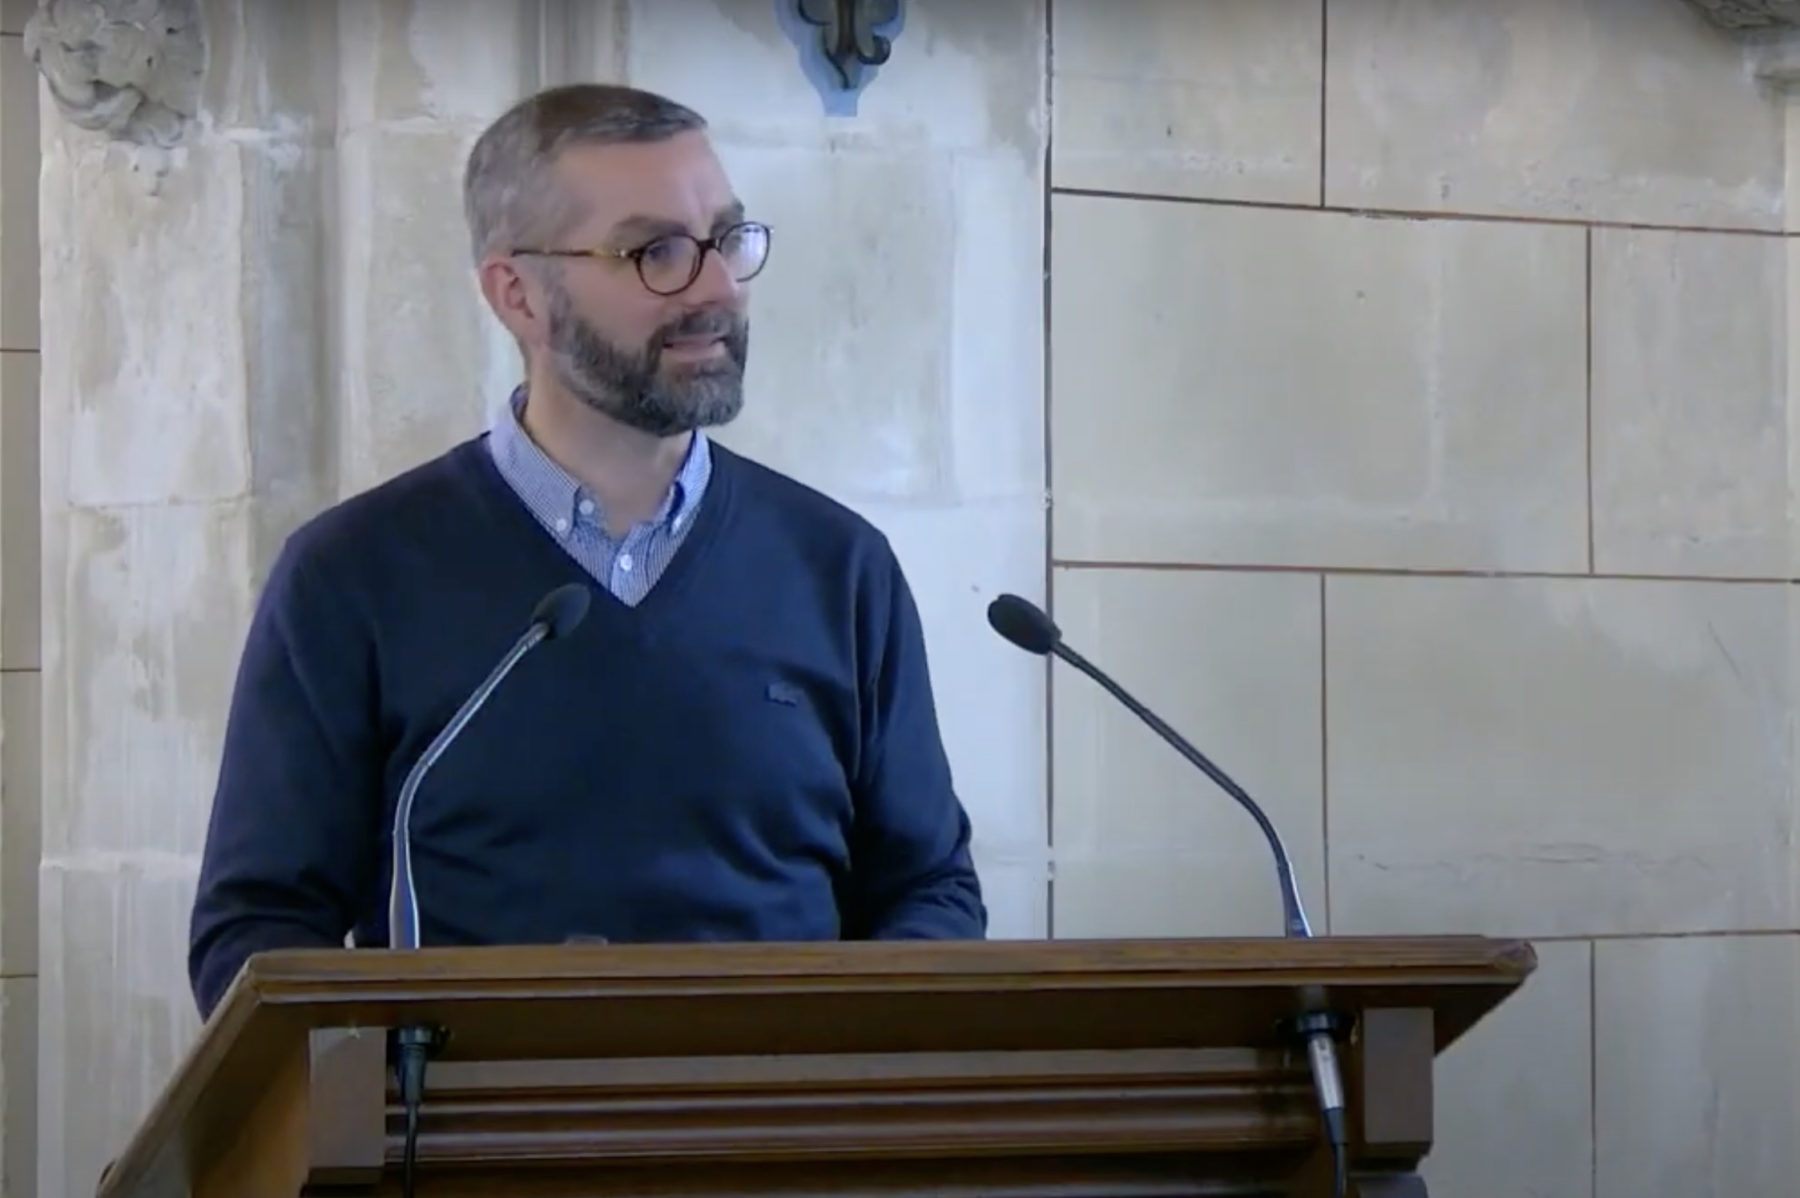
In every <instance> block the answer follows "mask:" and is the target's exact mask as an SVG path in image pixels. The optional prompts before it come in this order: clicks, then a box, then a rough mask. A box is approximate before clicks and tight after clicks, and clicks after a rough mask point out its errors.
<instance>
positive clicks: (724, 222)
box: [611, 200, 744, 241]
mask: <svg viewBox="0 0 1800 1198" xmlns="http://www.w3.org/2000/svg"><path fill="white" fill-rule="evenodd" d="M743 219H744V202H743V201H742V200H733V201H732V202H731V203H729V204H727V205H725V206H724V207H723V208H721V209H719V210H718V211H717V212H716V213H714V214H713V220H712V227H713V231H714V232H715V233H716V232H718V231H719V230H720V229H723V228H725V227H726V226H728V225H735V224H737V223H739V222H740V221H742V220H743ZM687 231H688V228H687V226H686V225H684V224H682V223H681V222H680V221H678V220H669V219H668V218H667V217H661V216H628V217H626V218H625V219H624V220H622V221H620V222H619V223H618V224H616V225H614V226H613V230H612V238H611V239H612V240H614V241H622V240H627V239H630V240H638V239H642V240H645V241H649V240H654V239H655V238H658V237H667V236H668V235H669V234H671V233H686V232H687Z"/></svg>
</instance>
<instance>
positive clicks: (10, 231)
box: [0, 38, 42, 350]
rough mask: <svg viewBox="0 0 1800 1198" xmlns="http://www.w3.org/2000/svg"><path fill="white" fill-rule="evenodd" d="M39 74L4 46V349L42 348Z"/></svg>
mask: <svg viewBox="0 0 1800 1198" xmlns="http://www.w3.org/2000/svg"><path fill="white" fill-rule="evenodd" d="M38 125H39V113H38V72H37V67H36V66H35V65H34V64H33V63H32V61H31V60H30V59H29V58H27V57H26V56H25V51H24V48H23V43H22V42H21V41H20V40H19V39H16V38H6V39H4V40H0V349H8V350H17V349H36V348H37V347H38V339H39V338H38V163H39V160H40V158H41V156H42V155H41V153H40V151H39V149H38Z"/></svg>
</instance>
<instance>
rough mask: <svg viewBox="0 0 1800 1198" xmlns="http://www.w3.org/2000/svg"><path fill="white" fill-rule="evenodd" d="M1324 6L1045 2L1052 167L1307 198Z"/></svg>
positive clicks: (1067, 174) (1178, 0)
mask: <svg viewBox="0 0 1800 1198" xmlns="http://www.w3.org/2000/svg"><path fill="white" fill-rule="evenodd" d="M1324 9H1325V6H1324V5H1322V4H1320V3H1319V2H1318V0H1212V2H1211V3H1206V4H1192V3H1186V2H1184V0H1128V2H1126V3H1117V2H1115V3H1110V4H1091V3H1087V4H1084V3H1077V4H1059V5H1056V6H1055V7H1054V8H1053V9H1052V10H1051V20H1052V30H1051V38H1052V45H1053V47H1054V57H1053V59H1052V62H1053V64H1054V69H1055V80H1054V82H1053V90H1054V93H1055V103H1054V105H1053V106H1052V108H1051V111H1052V113H1053V115H1054V118H1055V126H1054V131H1053V136H1052V138H1051V154H1052V157H1053V162H1052V164H1051V177H1052V180H1053V181H1054V182H1055V184H1056V185H1057V186H1058V187H1073V188H1090V189H1095V190H1102V191H1131V192H1147V193H1152V194H1160V195H1181V196H1200V197H1206V198H1210V199H1221V200H1268V201H1277V202H1283V203H1300V204H1307V203H1316V202H1317V201H1318V199H1319V169H1320V160H1319V151H1320V142H1319V139H1320V137H1321V136H1322V133H1321V112H1320V103H1319V100H1320V95H1321V92H1320V88H1321V86H1322V79H1321V75H1322V72H1323V65H1324V54H1323V53H1322V39H1323V36H1324V29H1323V13H1324Z"/></svg>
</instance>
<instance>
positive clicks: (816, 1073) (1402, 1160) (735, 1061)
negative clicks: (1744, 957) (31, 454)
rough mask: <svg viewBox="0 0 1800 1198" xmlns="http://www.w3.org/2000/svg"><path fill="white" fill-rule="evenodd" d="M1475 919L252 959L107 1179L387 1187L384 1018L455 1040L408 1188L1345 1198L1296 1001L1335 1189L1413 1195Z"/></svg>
mask: <svg viewBox="0 0 1800 1198" xmlns="http://www.w3.org/2000/svg"><path fill="white" fill-rule="evenodd" d="M1535 961H1536V959H1535V955H1534V954H1533V952H1532V950H1531V947H1530V946H1529V945H1528V944H1525V943H1522V942H1517V941H1495V940H1486V939H1481V938H1473V937H1470V938H1407V939H1347V938H1321V939H1316V940H1285V939H1276V940H1153V941H1098V942H1094V941H1087V942H1081V941H1049V942H1038V941H989V942H985V943H982V942H974V943H952V944H945V943H929V944H928V943H916V942H915V943H886V944H880V943H856V944H817V945H792V944H784V945H681V946H660V945H659V946H654V947H652V946H630V945H622V946H607V945H598V944H596V945H573V946H562V947H556V948H536V947H532V948H484V949H425V950H421V951H417V952H389V951H372V950H357V951H349V950H345V951H335V952H334V951H325V952H283V953H271V954H266V955H264V956H261V957H258V958H256V959H254V960H252V961H251V962H250V964H249V965H247V966H246V967H245V970H244V972H243V974H241V975H240V976H239V978H238V980H237V982H236V984H235V985H234V986H233V988H232V990H231V992H230V994H229V995H228V996H227V997H226V999H225V1001H224V1002H223V1003H222V1004H221V1005H220V1008H219V1010H218V1011H217V1012H216V1013H215V1014H214V1017H213V1018H212V1019H211V1020H210V1021H209V1022H208V1024H207V1026H206V1027H205V1029H204V1031H203V1034H202V1035H201V1037H200V1038H199V1040H198V1042H197V1043H196V1044H195V1045H194V1047H193V1048H192V1050H191V1051H190V1052H189V1054H188V1055H187V1057H186V1059H185V1060H184V1061H183V1062H182V1064H181V1066H180V1068H179V1069H178V1071H177V1072H176V1074H175V1076H174V1077H173V1078H172V1079H171V1081H170V1083H169V1086H168V1088H167V1089H166V1090H165V1091H164V1092H163V1094H162V1097H161V1098H160V1099H159V1101H158V1102H157V1103H156V1105H155V1106H154V1107H153V1108H152V1109H151V1111H150V1112H149V1114H148V1116H147V1117H146V1119H145V1120H144V1122H143V1124H142V1126H141V1127H140V1128H139V1129H138V1131H137V1134H136V1135H135V1136H134V1137H133V1139H132V1140H131V1141H130V1143H129V1144H127V1145H126V1146H125V1148H124V1150H123V1152H122V1153H121V1154H120V1155H119V1157H118V1158H117V1159H116V1161H115V1162H114V1163H113V1165H112V1167H111V1168H110V1170H109V1171H108V1173H107V1176H106V1178H105V1179H104V1180H103V1181H102V1183H101V1186H100V1190H99V1193H100V1195H101V1196H102V1198H185V1196H187V1195H190V1194H191V1195H193V1198H278V1196H279V1198H294V1196H295V1195H302V1194H304V1195H327V1194H329V1195H333V1196H347V1195H374V1194H382V1195H395V1194H399V1193H400V1169H399V1164H400V1161H401V1156H402V1146H403V1141H404V1136H403V1127H404V1120H403V1117H402V1111H401V1108H400V1105H399V1103H398V1101H397V1094H398V1091H397V1089H396V1086H395V1083H394V1071H393V1069H392V1067H391V1061H390V1056H389V1050H388V1035H387V1032H388V1030H389V1029H392V1028H395V1027H398V1026H400V1025H402V1024H407V1023H417V1022H421V1021H424V1022H428V1023H431V1024H434V1025H436V1026H438V1027H440V1028H441V1029H443V1031H444V1032H445V1033H446V1034H447V1039H446V1040H445V1041H444V1043H443V1044H442V1047H441V1050H440V1051H439V1053H438V1055H437V1056H435V1057H434V1058H433V1060H432V1061H431V1064H430V1068H429V1072H428V1074H427V1077H426V1084H425V1098H424V1102H423V1105H422V1107H421V1108H420V1120H419V1134H418V1138H417V1152H418V1166H417V1168H418V1173H417V1190H416V1193H417V1195H418V1198H474V1196H476V1195H481V1196H483V1198H514V1196H517V1198H527V1196H531V1195H546V1196H549V1195H555V1196H558V1198H577V1196H581V1198H587V1196H594V1198H598V1196H601V1195H678V1194H703V1195H720V1196H722V1195H753V1194H789V1195H802V1194H804V1195H813V1196H817V1198H843V1196H848V1195H870V1196H874V1195H881V1196H882V1198H900V1196H911V1195H926V1194H931V1195H955V1196H959V1198H960V1196H968V1198H975V1196H977V1195H982V1196H990V1195H995V1196H1007V1198H1027V1196H1036V1195H1055V1196H1057V1198H1082V1196H1089V1195H1092V1196H1094V1198H1100V1196H1102V1195H1104V1196H1107V1198H1118V1196H1125V1195H1157V1196H1159V1198H1160V1196H1172V1195H1226V1194H1231V1195H1251V1194H1257V1195H1313V1194H1317V1195H1328V1194H1329V1193H1330V1191H1331V1184H1332V1181H1331V1179H1332V1170H1331V1161H1330V1153H1329V1151H1328V1149H1327V1146H1326V1144H1325V1141H1324V1139H1323V1137H1322V1135H1321V1131H1320V1122H1319V1117H1318V1108H1317V1104H1316V1101H1315V1098H1314V1090H1313V1086H1312V1081H1311V1077H1310V1074H1309V1073H1308V1069H1307V1062H1306V1056H1305V1053H1304V1052H1303V1051H1300V1050H1298V1049H1296V1048H1294V1047H1292V1046H1291V1044H1290V1043H1289V1042H1288V1041H1287V1040H1285V1039H1284V1038H1283V1035H1282V1031H1281V1027H1282V1023H1283V1020H1284V1019H1285V1018H1287V1017H1289V1016H1291V1015H1292V1014H1294V1013H1295V1010H1296V1002H1297V999H1296V993H1297V988H1299V987H1302V986H1306V985H1317V986H1322V987H1323V988H1324V992H1325V994H1326V996H1327V998H1328V1000H1329V1002H1330V1003H1331V1005H1332V1006H1333V1007H1334V1008H1336V1009H1337V1010H1339V1011H1341V1012H1343V1013H1345V1014H1347V1015H1349V1016H1351V1017H1353V1018H1354V1020H1355V1023H1354V1027H1353V1029H1352V1031H1351V1033H1350V1035H1349V1037H1348V1038H1347V1040H1346V1041H1345V1044H1344V1047H1343V1049H1342V1054H1343V1055H1342V1061H1343V1072H1344V1082H1345V1088H1346V1090H1347V1098H1348V1107H1347V1110H1348V1115H1349V1124H1350V1159H1351V1173H1352V1184H1351V1187H1350V1192H1351V1193H1352V1194H1353V1195H1360V1196H1361V1198H1377V1196H1379V1198H1400V1196H1403V1195H1406V1196H1411V1195H1423V1194H1424V1193H1425V1188H1424V1185H1423V1183H1422V1182H1421V1181H1420V1180H1419V1178H1418V1174H1417V1169H1418V1166H1419V1162H1420V1159H1421V1158H1422V1157H1423V1156H1424V1154H1425V1153H1426V1151H1427V1150H1428V1149H1429V1148H1430V1145H1431V1124H1432V1086H1431V1071H1432V1063H1433V1059H1434V1057H1435V1056H1436V1054H1437V1053H1439V1052H1442V1051H1443V1050H1444V1048H1445V1047H1447V1046H1448V1045H1449V1044H1451V1043H1452V1042H1453V1041H1455V1040H1456V1039H1457V1037H1459V1036H1461V1035H1462V1034H1463V1033H1464V1032H1465V1031H1467V1030H1468V1029H1469V1028H1470V1026H1472V1025H1473V1024H1474V1023H1475V1022H1476V1021H1477V1020H1479V1019H1480V1018H1481V1017H1482V1016H1483V1015H1485V1014H1486V1013H1487V1012H1488V1011H1489V1010H1491V1009H1492V1008H1493V1007H1494V1006H1495V1005H1496V1004H1498V1003H1499V1002H1500V1001H1501V1000H1502V999H1504V998H1505V997H1506V996H1507V995H1508V994H1509V993H1510V992H1511V991H1513V990H1514V989H1515V988H1517V987H1518V986H1519V985H1520V984H1521V983H1522V982H1523V981H1524V980H1525V978H1526V976H1527V975H1528V974H1529V973H1530V972H1531V970H1532V969H1533V968H1534V967H1535Z"/></svg>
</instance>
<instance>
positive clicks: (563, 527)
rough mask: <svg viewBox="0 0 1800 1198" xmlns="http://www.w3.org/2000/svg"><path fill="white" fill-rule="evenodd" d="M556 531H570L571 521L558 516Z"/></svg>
mask: <svg viewBox="0 0 1800 1198" xmlns="http://www.w3.org/2000/svg"><path fill="white" fill-rule="evenodd" d="M556 531H557V532H568V531H569V522H568V521H567V520H565V519H563V518H561V517H560V516H559V517H557V521H556Z"/></svg>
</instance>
